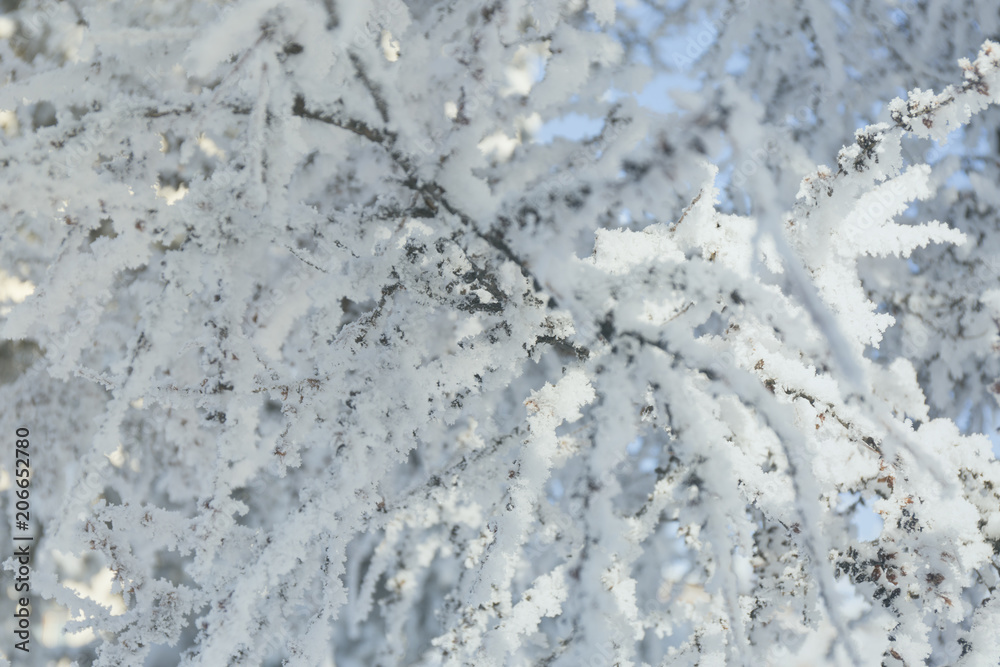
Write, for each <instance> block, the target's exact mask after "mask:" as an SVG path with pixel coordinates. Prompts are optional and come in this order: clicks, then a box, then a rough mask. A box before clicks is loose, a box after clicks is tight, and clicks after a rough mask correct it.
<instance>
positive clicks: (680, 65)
mask: <svg viewBox="0 0 1000 667" xmlns="http://www.w3.org/2000/svg"><path fill="white" fill-rule="evenodd" d="M749 6H750V0H734V1H733V2H731V3H730V4H729V5H728V6H726V7H725V8H724V9H723V10H722V13H721V14H719V15H718V16H716V17H715V18H713V19H708V18H705V19H702V20H701V21H700V22H699V23H696V24H695V25H694V30H693V31H692V32H691V33H690V34H689V35H688V37H687V39H686V40H685V42H684V50H683V51H680V52H677V51H675V52H674V53H673V54H672V56H671V57H672V60H673V64H674V67H676V68H677V69H679V70H686V69H687V68H688V67H690V66H691V65H693V64H694V63H695V62H696V61H697V60H698V59H699V58H701V57H702V56H703V55H705V53H706V52H707V51H708V49H709V48H711V46H712V44H715V41H716V40H717V39H718V38H719V35H720V34H722V31H723V30H725V28H726V26H728V25H729V24H730V23H732V22H733V20H735V19H736V17H737V16H738V15H739V13H740V12H742V11H743V10H744V9H746V8H747V7H749Z"/></svg>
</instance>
